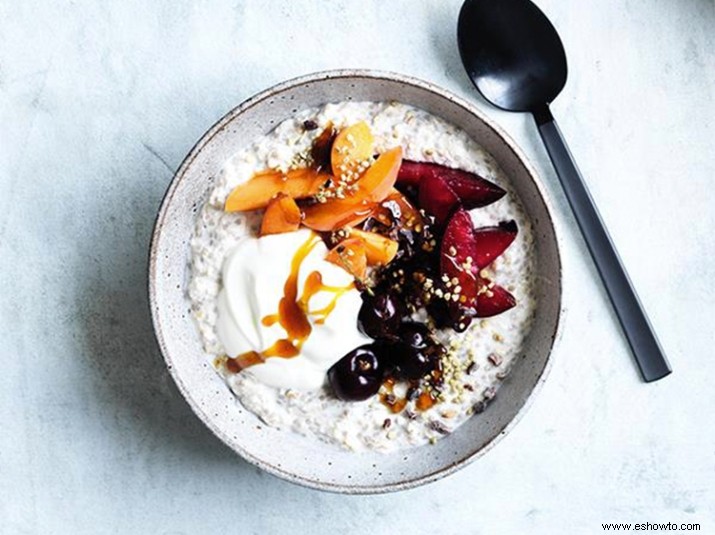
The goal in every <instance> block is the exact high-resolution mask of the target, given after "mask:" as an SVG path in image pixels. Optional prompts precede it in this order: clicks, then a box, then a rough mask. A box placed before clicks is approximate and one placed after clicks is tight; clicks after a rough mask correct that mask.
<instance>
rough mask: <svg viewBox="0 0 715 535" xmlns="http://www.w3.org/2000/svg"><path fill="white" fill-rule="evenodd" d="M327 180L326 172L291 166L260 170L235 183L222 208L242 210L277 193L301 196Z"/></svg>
mask: <svg viewBox="0 0 715 535" xmlns="http://www.w3.org/2000/svg"><path fill="white" fill-rule="evenodd" d="M328 180H330V175H327V174H325V173H321V172H319V171H317V170H315V169H294V170H292V171H288V172H287V173H283V172H281V171H263V172H260V173H257V174H255V175H254V176H253V178H251V179H250V180H249V181H247V182H244V183H243V184H239V185H238V186H236V187H235V188H234V189H233V191H231V193H230V194H229V196H228V198H227V199H226V204H225V207H224V209H225V210H226V211H227V212H245V211H248V210H257V209H258V208H265V207H266V206H267V205H268V203H269V202H270V200H271V199H272V198H273V197H275V195H276V194H278V193H284V194H286V195H287V196H288V197H291V198H293V199H303V198H305V197H310V196H311V195H315V194H316V193H318V191H319V190H320V187H321V186H322V185H323V184H325V183H326V182H327V181H328Z"/></svg>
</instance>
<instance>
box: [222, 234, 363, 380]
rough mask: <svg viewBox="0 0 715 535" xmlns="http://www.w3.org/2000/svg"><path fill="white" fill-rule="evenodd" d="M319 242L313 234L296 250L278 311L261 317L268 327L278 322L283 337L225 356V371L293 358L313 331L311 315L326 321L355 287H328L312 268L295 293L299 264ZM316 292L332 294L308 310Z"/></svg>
mask: <svg viewBox="0 0 715 535" xmlns="http://www.w3.org/2000/svg"><path fill="white" fill-rule="evenodd" d="M319 241H320V236H317V235H312V236H311V237H310V238H309V239H308V240H306V241H305V243H303V245H301V246H300V247H299V248H298V250H297V251H296V252H295V254H294V255H293V259H292V260H291V269H290V273H289V275H288V278H287V279H286V281H285V284H284V285H283V297H281V300H280V302H279V303H278V312H277V313H276V314H270V315H268V316H265V317H264V318H263V319H262V320H261V323H262V324H263V325H265V326H266V327H271V326H272V325H275V324H276V323H278V324H280V326H281V327H283V329H284V330H285V332H286V337H285V338H281V339H280V340H278V341H277V342H276V343H275V344H273V345H272V346H270V347H269V348H268V349H265V350H263V351H260V352H258V351H247V352H246V353H242V354H240V355H238V356H237V357H235V358H229V359H227V361H226V369H227V370H228V371H230V372H232V373H238V372H240V371H241V370H243V369H245V368H248V367H250V366H254V365H256V364H260V363H262V362H265V361H266V359H267V358H269V357H280V358H292V357H296V356H298V355H299V354H300V350H301V348H302V347H303V344H304V343H305V341H306V340H307V339H308V337H309V336H310V333H311V332H312V330H313V327H312V326H311V324H310V318H311V317H313V318H314V319H313V321H314V322H315V323H316V324H318V325H320V324H323V323H325V320H326V319H327V317H328V316H329V315H330V313H331V312H332V311H333V310H334V309H335V306H336V305H337V302H338V299H339V298H340V296H342V295H343V294H344V293H345V292H347V291H349V290H351V289H352V288H354V287H355V285H354V283H352V282H351V283H350V284H349V285H347V286H344V287H343V286H328V285H326V284H323V276H322V275H321V274H320V272H319V271H313V272H311V273H310V274H309V275H308V277H307V278H306V280H305V283H304V284H303V292H302V293H301V295H300V296H298V275H299V273H300V267H301V265H302V264H303V261H305V259H306V257H307V256H308V255H309V254H310V252H311V251H312V250H313V248H314V247H315V246H316V245H317V243H318V242H319ZM318 292H329V293H332V294H333V298H332V300H331V301H330V303H328V304H327V305H326V306H325V307H323V308H321V309H318V310H309V308H308V303H309V302H310V299H311V298H312V297H313V296H314V295H315V294H317V293H318Z"/></svg>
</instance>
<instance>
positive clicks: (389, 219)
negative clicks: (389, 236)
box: [372, 188, 423, 229]
mask: <svg viewBox="0 0 715 535" xmlns="http://www.w3.org/2000/svg"><path fill="white" fill-rule="evenodd" d="M372 217H374V218H375V219H377V220H378V221H379V222H380V223H382V224H383V225H385V226H386V227H391V226H392V225H393V224H395V223H396V222H397V221H399V222H400V225H401V226H403V227H405V228H408V229H412V228H414V227H415V226H416V225H418V224H420V223H422V220H423V217H422V214H420V211H419V210H418V209H417V208H415V206H414V205H413V204H412V203H411V202H410V201H409V200H408V199H407V197H405V196H404V195H403V194H402V192H401V191H399V190H397V189H395V188H392V189H391V190H390V193H389V194H388V196H387V197H385V199H384V200H383V201H382V202H381V203H380V205H379V206H378V207H377V208H376V209H375V211H374V212H373V214H372Z"/></svg>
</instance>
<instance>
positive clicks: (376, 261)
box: [349, 228, 399, 266]
mask: <svg viewBox="0 0 715 535" xmlns="http://www.w3.org/2000/svg"><path fill="white" fill-rule="evenodd" d="M349 236H350V237H351V238H358V239H360V240H362V241H363V243H364V244H365V253H366V254H367V263H368V265H369V266H384V265H387V264H389V263H390V262H391V261H392V259H393V258H395V255H396V254H397V248H398V247H399V244H398V243H397V242H396V241H395V240H391V239H390V238H386V237H385V236H383V235H382V234H378V233H377V232H366V231H364V230H359V229H356V228H353V229H350V231H349Z"/></svg>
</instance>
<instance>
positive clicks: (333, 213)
mask: <svg viewBox="0 0 715 535" xmlns="http://www.w3.org/2000/svg"><path fill="white" fill-rule="evenodd" d="M401 163H402V148H400V147H397V148H394V149H391V150H389V151H387V152H385V153H383V154H381V155H380V157H379V158H378V159H377V160H375V163H373V164H372V165H371V166H370V168H369V169H368V170H367V171H365V174H364V175H363V176H362V177H361V178H360V179H359V180H358V181H357V182H356V184H355V185H356V186H357V187H356V191H355V192H354V193H353V194H351V195H350V196H348V197H346V198H344V199H330V200H328V201H326V202H324V203H319V204H315V205H313V206H309V207H308V208H306V209H305V219H304V221H303V224H304V225H305V226H306V227H308V228H312V229H313V230H318V231H322V232H327V231H330V230H335V229H337V228H340V227H345V226H354V225H357V224H358V223H361V222H362V221H364V220H365V219H367V218H368V217H370V214H371V213H372V212H373V211H374V210H375V209H376V208H377V207H378V203H380V202H381V201H382V200H384V198H385V197H386V196H387V195H388V194H389V193H390V192H391V191H392V189H393V187H394V185H395V181H396V180H397V173H398V172H399V170H400V164H401Z"/></svg>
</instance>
